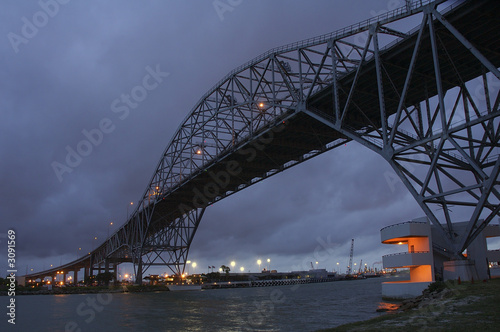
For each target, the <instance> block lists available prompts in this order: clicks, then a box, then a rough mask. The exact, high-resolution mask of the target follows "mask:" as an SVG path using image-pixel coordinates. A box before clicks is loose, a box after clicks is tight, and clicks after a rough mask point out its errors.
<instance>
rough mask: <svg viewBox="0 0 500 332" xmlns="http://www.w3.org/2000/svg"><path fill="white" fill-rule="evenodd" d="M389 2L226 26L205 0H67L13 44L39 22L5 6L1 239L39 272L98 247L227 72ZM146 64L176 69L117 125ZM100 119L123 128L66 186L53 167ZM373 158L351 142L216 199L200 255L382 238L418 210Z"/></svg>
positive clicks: (319, 5) (279, 8)
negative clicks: (118, 108)
mask: <svg viewBox="0 0 500 332" xmlns="http://www.w3.org/2000/svg"><path fill="white" fill-rule="evenodd" d="M46 2H47V1H46ZM44 3H45V2H44ZM388 6H389V3H388V2H387V1H357V2H356V3H354V2H353V3H350V2H344V1H308V2H305V1H274V2H269V1H242V2H241V4H239V5H238V6H236V7H234V10H232V11H228V12H225V13H224V15H223V20H221V19H220V16H219V15H218V14H217V11H216V10H215V9H214V6H213V2H212V1H190V2H181V1H147V2H137V1H107V2H98V1H85V2H83V1H69V2H68V3H67V4H64V5H60V6H59V8H58V12H57V13H56V14H55V15H54V16H53V17H49V19H48V21H47V23H46V24H45V25H43V26H41V27H40V28H38V29H37V30H38V31H37V33H36V35H35V36H33V37H30V38H27V43H20V44H18V45H17V48H18V52H17V53H16V51H15V49H14V47H13V45H12V43H11V41H10V40H9V38H8V37H7V36H8V34H9V33H11V32H12V33H15V34H17V35H20V36H22V29H23V24H25V21H24V20H23V18H26V19H27V20H28V21H32V20H33V16H34V15H36V13H38V12H39V11H41V10H42V9H41V7H40V5H39V3H38V2H15V1H10V2H3V3H2V4H1V5H0V7H1V8H2V10H1V11H0V12H1V13H2V14H0V15H1V20H2V24H1V26H0V35H2V36H4V38H3V41H2V42H1V43H0V50H1V54H2V57H1V58H0V61H1V63H2V71H3V77H2V79H1V80H0V94H1V98H0V106H1V109H2V121H1V122H0V139H1V142H2V144H1V145H0V156H1V159H2V163H1V164H0V171H1V176H0V185H1V190H0V199H1V201H2V204H1V205H0V212H1V218H2V230H0V232H5V231H6V230H7V229H8V228H10V227H15V228H16V229H17V230H18V232H19V241H20V242H19V250H20V251H21V252H20V255H21V256H22V257H23V263H22V264H25V265H29V266H35V267H36V268H37V269H41V268H42V265H43V262H46V263H47V264H50V263H51V262H55V263H59V260H60V259H61V257H64V259H65V260H67V259H73V258H74V256H75V255H76V253H77V251H78V248H79V247H82V248H83V251H88V250H90V249H91V248H92V246H94V245H96V244H97V243H93V241H92V239H93V237H94V236H97V237H98V238H99V240H98V241H95V242H99V243H100V240H102V239H104V238H105V237H106V235H107V230H108V224H109V222H111V221H113V222H114V225H113V226H112V227H111V231H113V229H115V230H116V227H118V226H119V225H121V224H122V223H123V222H124V221H125V218H126V215H127V206H129V203H130V202H137V201H138V199H139V198H140V197H141V195H142V193H143V190H144V188H145V187H146V185H147V183H148V181H149V179H150V177H151V175H152V172H153V171H154V168H155V166H156V164H157V162H158V159H159V157H160V155H161V153H162V152H163V150H164V149H165V147H166V146H167V144H168V142H169V140H170V139H171V137H172V136H173V135H174V133H175V130H176V129H177V127H178V126H179V125H180V123H181V121H182V119H184V118H185V117H186V116H187V114H188V113H189V111H190V110H191V108H192V107H194V105H195V103H196V102H197V101H198V99H199V98H200V97H201V96H202V95H203V94H204V93H205V92H206V91H207V90H209V89H210V87H211V86H212V85H213V84H215V83H216V82H217V81H218V80H219V79H221V78H222V77H223V76H224V75H225V74H227V73H228V72H229V71H230V70H232V69H233V68H235V67H237V66H239V65H241V64H242V63H244V62H246V61H249V60H251V59H252V58H253V57H255V56H257V55H259V54H260V53H263V52H265V51H267V50H268V49H269V48H273V47H277V46H281V45H283V44H286V43H289V42H295V41H297V40H300V39H304V38H309V37H314V36H316V35H319V34H323V33H327V32H330V31H333V30H335V29H337V28H341V27H343V26H346V25H349V24H352V23H356V22H358V21H360V20H362V19H366V18H368V17H370V16H371V13H370V11H372V10H373V11H376V12H379V11H381V10H386V9H388ZM359 8H364V9H362V10H360V9H359ZM148 66H149V67H150V68H153V69H154V68H156V67H157V66H159V68H160V69H161V71H162V72H168V73H169V76H168V77H164V79H163V81H162V82H159V84H158V86H157V87H156V88H155V89H153V90H151V91H148V95H147V98H145V99H144V100H143V101H141V102H140V103H138V105H137V106H136V107H135V108H132V107H130V108H129V113H128V114H127V116H126V117H125V118H123V119H122V118H120V115H123V113H117V112H113V111H112V105H113V102H114V101H115V100H116V99H120V98H121V96H122V95H123V94H130V92H131V90H132V89H133V88H134V87H136V86H140V85H141V84H142V82H143V79H144V77H145V75H147V74H148V70H147V67H148ZM103 119H109V120H110V121H111V125H112V126H113V128H114V129H113V130H112V131H111V132H109V133H104V134H103V136H102V140H101V141H100V143H99V144H96V145H93V146H92V152H91V153H89V155H88V156H83V157H82V158H81V161H80V162H79V163H77V164H78V165H76V166H75V167H71V172H65V173H64V174H62V181H59V179H58V177H57V174H56V172H55V171H54V168H53V166H52V165H53V163H54V162H58V163H61V164H65V159H66V157H67V155H68V147H69V148H70V149H73V150H76V149H77V147H78V144H79V143H80V142H81V141H82V140H85V139H87V138H86V136H85V134H84V133H83V131H87V132H89V131H92V130H93V129H96V128H99V125H100V123H101V121H102V120H103ZM367 151H368V150H366V149H364V148H362V147H360V146H356V145H355V144H354V143H352V144H348V145H347V146H346V147H341V148H339V149H338V151H331V152H329V153H326V154H324V155H322V156H321V157H317V158H315V159H313V160H311V161H308V162H306V163H304V164H302V165H299V166H297V167H295V168H293V169H290V170H289V171H286V172H284V173H283V174H280V175H277V176H275V177H272V178H270V179H268V180H266V181H263V182H262V183H259V184H257V185H255V186H253V187H252V188H250V189H247V190H245V191H244V192H241V193H238V194H237V195H234V196H232V197H230V198H228V199H226V200H224V201H222V202H219V203H217V204H215V205H214V206H212V207H210V208H209V209H208V210H207V212H206V216H205V218H204V220H203V221H202V224H201V226H200V228H199V230H198V234H197V236H196V237H195V241H194V243H193V247H192V251H191V253H192V256H193V257H197V258H196V259H198V260H201V261H207V262H208V261H210V262H213V263H211V264H222V263H227V261H226V260H227V259H228V257H229V256H231V255H230V253H234V254H236V253H239V254H238V255H240V257H242V258H241V259H249V260H253V259H254V257H255V256H259V255H274V256H273V257H280V259H281V260H282V261H283V268H289V266H292V265H293V264H294V261H296V260H302V259H303V258H302V257H304V256H307V255H311V254H312V253H313V252H314V250H315V248H316V247H317V246H318V239H319V238H320V239H323V241H326V240H327V237H328V236H329V241H330V242H331V243H332V246H335V248H336V249H335V250H338V251H339V255H340V253H341V252H343V251H342V250H344V251H345V250H346V246H348V242H349V240H350V238H352V237H363V236H364V237H365V238H366V239H369V240H367V241H365V242H366V243H371V244H372V246H375V245H378V241H379V240H378V236H379V234H378V231H379V229H380V228H381V227H383V226H385V225H387V224H390V223H394V222H398V221H402V220H401V218H403V219H404V218H411V217H415V216H418V215H419V214H420V213H419V212H418V209H416V207H415V204H414V203H413V201H412V200H411V197H410V199H409V196H408V194H407V193H406V190H405V189H404V188H403V186H402V185H396V191H393V190H392V189H391V188H390V186H388V185H387V182H386V179H385V178H384V173H385V172H390V171H391V170H390V169H389V168H388V166H387V165H386V164H385V163H384V161H383V160H381V159H380V158H379V157H377V156H376V155H374V154H373V153H367ZM131 210H132V209H131V208H130V209H129V211H128V212H129V213H131V212H132V211H131ZM367 220H368V221H367ZM359 250H360V251H359V252H361V250H365V252H366V253H368V252H369V251H370V250H371V249H370V246H369V245H368V244H367V245H366V248H363V249H361V246H360V249H359ZM244 255H246V256H245V257H243V256H244ZM332 259H333V258H332ZM273 261H274V259H273Z"/></svg>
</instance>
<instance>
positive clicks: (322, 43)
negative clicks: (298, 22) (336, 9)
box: [30, 0, 500, 281]
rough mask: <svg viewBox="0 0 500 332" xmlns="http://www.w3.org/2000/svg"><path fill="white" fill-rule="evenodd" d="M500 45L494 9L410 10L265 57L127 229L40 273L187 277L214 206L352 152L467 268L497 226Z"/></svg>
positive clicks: (162, 166)
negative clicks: (120, 268) (479, 239)
mask: <svg viewBox="0 0 500 332" xmlns="http://www.w3.org/2000/svg"><path fill="white" fill-rule="evenodd" d="M415 19H417V20H419V22H420V24H419V25H418V26H417V27H415V28H414V29H413V30H410V31H406V30H407V29H406V28H404V27H406V26H408V24H409V23H408V22H410V21H411V22H415ZM413 24H414V23H413ZM499 40H500V3H499V2H497V1H492V0H482V1H472V0H469V1H456V2H453V1H451V2H450V1H445V0H437V1H413V2H409V1H407V5H406V6H405V7H402V8H399V9H396V10H394V11H391V12H387V13H385V14H383V15H380V16H378V17H374V18H371V19H369V20H366V21H363V22H361V23H358V24H354V25H351V26H348V27H345V28H343V29H340V30H338V31H335V32H333V33H329V34H325V35H322V36H318V37H315V38H312V39H308V40H303V41H300V42H297V43H293V44H290V45H285V46H282V47H278V48H275V49H272V50H269V51H268V52H266V53H264V54H262V55H260V56H258V57H256V58H255V59H253V60H251V61H249V62H248V63H245V64H243V65H242V66H240V67H238V68H236V69H235V70H233V71H231V72H230V73H229V74H228V75H226V76H225V77H224V78H223V79H222V80H220V81H219V82H218V83H217V84H216V85H215V86H214V87H213V88H212V89H210V90H209V91H208V92H207V93H206V94H205V95H204V96H203V97H201V99H200V100H199V101H198V102H197V103H196V105H195V107H194V108H193V109H192V110H191V112H190V113H189V115H188V116H187V117H186V118H185V119H184V121H183V122H182V124H181V125H180V127H179V128H178V130H177V132H176V133H175V135H174V137H173V138H172V140H171V141H170V143H169V145H168V146H167V148H166V149H165V151H164V153H163V154H162V156H161V158H160V161H159V163H158V165H157V167H156V170H155V172H154V174H153V176H152V178H151V180H150V182H149V184H148V186H147V187H146V190H145V192H144V194H143V195H142V198H141V200H140V202H139V204H138V205H137V206H136V209H135V211H134V212H133V214H132V215H131V216H130V218H129V220H128V221H127V222H126V223H125V224H124V225H123V226H122V227H121V228H120V229H119V230H118V231H116V232H115V233H114V234H113V235H112V236H111V237H110V238H109V239H107V240H106V241H105V242H104V243H103V244H102V245H100V246H99V247H98V248H97V249H96V250H94V251H93V252H92V253H90V255H88V256H86V257H82V258H81V259H79V260H77V261H75V262H71V263H68V264H66V265H65V266H64V267H59V268H55V269H53V270H49V271H44V272H40V273H36V274H32V275H30V276H31V277H36V276H41V275H44V274H45V275H50V274H55V271H56V270H57V271H58V270H61V269H62V268H64V270H65V271H69V270H72V269H80V268H81V267H85V269H86V270H85V271H86V274H87V273H88V271H87V269H89V268H90V269H94V268H95V267H96V266H99V268H100V266H101V264H105V265H106V271H107V269H108V264H109V262H115V264H116V263H122V262H132V263H134V267H135V269H136V276H137V280H139V281H140V280H142V275H143V273H144V272H145V271H146V270H147V269H148V268H149V267H151V266H154V265H163V266H168V267H169V268H170V269H171V270H172V271H173V272H174V273H176V274H181V273H183V272H184V267H185V262H186V260H187V256H188V252H189V248H190V245H191V242H192V240H193V237H194V235H195V232H196V230H197V228H198V225H199V223H200V221H201V219H202V217H203V214H204V211H205V209H206V207H207V206H209V205H210V204H213V203H214V202H217V201H219V200H221V199H223V198H225V197H227V196H230V195H232V194H234V193H236V192H238V191H240V190H243V189H245V188H247V187H249V186H251V185H253V184H255V183H257V182H259V181H262V180H264V179H266V178H268V177H270V176H272V175H274V174H277V173H279V172H281V171H284V170H285V169H288V168H290V167H292V166H294V165H297V164H299V163H302V162H304V161H306V160H308V159H310V158H313V157H315V156H317V155H319V154H322V153H324V152H326V151H329V150H332V149H334V148H336V147H338V146H340V145H343V144H345V143H346V142H348V141H356V142H358V143H361V144H363V145H364V146H366V147H367V148H369V149H371V150H372V151H375V152H376V153H378V154H379V155H381V156H382V157H383V158H384V159H385V160H387V162H388V163H389V164H390V165H391V166H392V168H393V170H394V172H395V173H394V176H393V177H390V178H388V181H389V182H390V181H396V180H397V181H399V180H400V181H402V182H403V183H404V185H405V186H406V188H407V189H408V190H409V191H410V192H411V194H412V195H413V197H414V198H415V200H416V201H417V202H418V204H419V205H420V207H421V208H422V210H423V211H424V212H425V214H426V215H427V217H428V218H429V219H430V220H431V222H432V223H433V224H434V225H436V226H437V228H438V229H439V231H440V232H441V235H442V236H443V237H444V238H445V239H446V240H447V246H446V249H447V250H448V251H450V252H451V253H453V256H454V257H455V258H457V257H462V252H463V251H464V250H465V249H466V248H467V247H468V245H469V244H470V243H471V241H472V240H473V239H474V238H475V237H476V236H477V234H478V233H479V232H480V231H481V230H482V229H483V228H484V227H485V226H486V225H487V224H488V223H489V222H490V221H491V220H492V219H493V218H494V217H495V216H497V215H499V209H500V205H499V200H500V192H499V189H500V188H499V181H498V173H499V169H500V158H499V149H498V148H499V139H500V127H499V126H500V121H499V120H500V110H499V104H500V94H499V87H500V72H499V70H498V67H499V66H500V43H499V42H498V41H499ZM388 188H389V186H388ZM451 207H453V209H451ZM458 221H468V224H467V225H468V226H467V227H466V229H465V230H459V229H458V228H457V229H456V228H455V227H454V224H455V223H456V222H458ZM115 271H116V269H115ZM75 279H76V278H75Z"/></svg>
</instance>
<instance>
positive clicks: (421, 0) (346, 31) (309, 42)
mask: <svg viewBox="0 0 500 332" xmlns="http://www.w3.org/2000/svg"><path fill="white" fill-rule="evenodd" d="M445 1H446V0H418V1H414V2H412V3H411V5H410V6H403V7H399V8H396V9H394V10H391V11H387V12H385V13H383V14H380V15H377V16H374V17H371V18H368V19H366V20H364V21H361V22H358V23H355V24H351V25H349V26H347V27H343V28H342V29H338V30H336V31H333V32H329V33H326V34H323V35H319V36H316V37H312V38H308V39H303V40H301V41H297V42H294V43H290V44H286V45H282V46H278V47H275V48H272V49H270V50H268V51H266V52H264V53H262V54H260V55H258V56H257V57H255V58H253V59H252V60H250V61H248V62H246V63H244V64H242V65H241V66H239V67H237V68H235V69H233V70H232V71H230V72H229V73H228V74H227V75H226V76H224V77H223V78H222V79H221V80H220V81H219V82H217V84H215V85H214V87H213V88H212V89H210V90H209V91H208V92H207V93H206V94H205V95H203V97H202V98H201V100H203V99H205V98H206V97H208V96H209V95H210V94H211V93H212V92H213V91H214V89H215V88H217V87H219V86H220V85H222V84H223V83H224V82H225V81H227V80H228V79H229V78H231V77H232V76H233V75H235V74H237V73H239V72H241V71H243V70H245V69H247V68H249V67H251V66H253V65H255V64H257V63H259V62H261V61H262V60H265V59H267V58H268V57H269V56H270V55H272V54H279V53H286V52H289V51H293V50H296V49H299V48H303V47H309V46H314V45H318V44H322V43H325V42H327V41H328V40H332V39H340V38H345V37H347V36H350V35H354V34H356V33H359V32H361V31H364V30H368V29H369V27H370V26H371V25H372V24H374V23H377V22H383V21H388V20H394V19H397V18H400V17H403V16H406V15H411V14H413V13H414V12H415V11H417V10H419V9H421V8H422V7H424V6H426V5H429V4H431V3H436V4H440V3H442V2H445ZM452 6H453V5H452ZM452 6H450V9H451V8H452Z"/></svg>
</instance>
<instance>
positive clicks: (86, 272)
mask: <svg viewBox="0 0 500 332" xmlns="http://www.w3.org/2000/svg"><path fill="white" fill-rule="evenodd" d="M89 269H90V267H89V266H84V267H83V281H86V280H87V278H88V277H89V272H90V271H89Z"/></svg>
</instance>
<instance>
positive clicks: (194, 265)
mask: <svg viewBox="0 0 500 332" xmlns="http://www.w3.org/2000/svg"><path fill="white" fill-rule="evenodd" d="M191 265H193V274H194V271H195V269H196V265H197V264H196V262H193V264H191Z"/></svg>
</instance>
